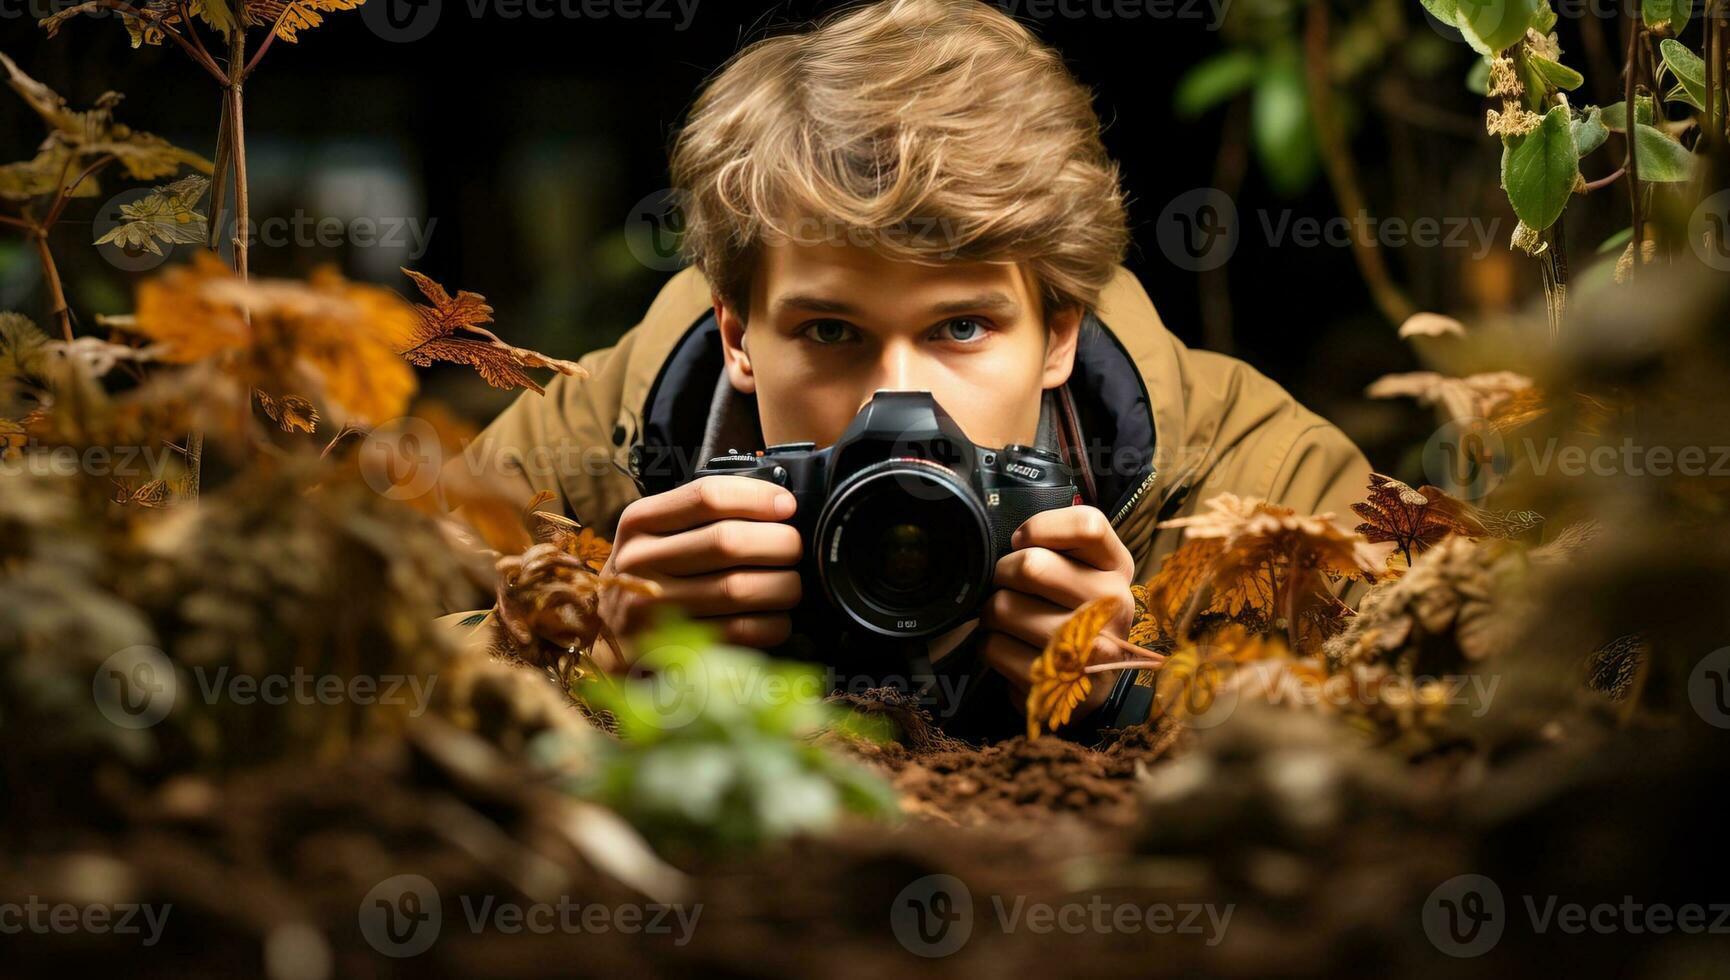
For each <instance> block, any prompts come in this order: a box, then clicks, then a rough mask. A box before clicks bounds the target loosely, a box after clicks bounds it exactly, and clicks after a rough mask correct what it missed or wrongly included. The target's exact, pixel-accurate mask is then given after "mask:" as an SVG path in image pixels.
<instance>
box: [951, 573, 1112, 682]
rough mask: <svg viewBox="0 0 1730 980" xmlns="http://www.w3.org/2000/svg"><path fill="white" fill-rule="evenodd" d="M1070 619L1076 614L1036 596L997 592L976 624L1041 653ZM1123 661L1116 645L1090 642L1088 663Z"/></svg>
mask: <svg viewBox="0 0 1730 980" xmlns="http://www.w3.org/2000/svg"><path fill="white" fill-rule="evenodd" d="M1073 615H1075V610H1073V609H1069V608H1067V607H1064V606H1059V605H1057V604H1055V603H1053V602H1050V601H1048V600H1046V599H1041V598H1039V597H1038V596H1030V595H1027V594H1026V593H1024V592H1015V591H1013V590H1010V589H999V590H997V591H996V592H993V593H992V594H991V598H990V599H988V600H987V601H986V603H985V606H984V608H983V609H981V610H980V615H979V622H980V623H981V624H982V625H983V626H984V627H985V628H986V629H990V630H996V631H997V632H1000V633H1008V634H1009V635H1011V636H1013V637H1015V638H1016V639H1018V640H1021V641H1022V642H1024V643H1028V644H1031V645H1033V646H1034V647H1036V648H1038V649H1039V650H1040V651H1041V652H1043V651H1044V650H1045V645H1046V644H1048V643H1050V642H1051V638H1052V636H1054V635H1056V633H1057V630H1058V629H1059V628H1060V627H1061V626H1062V625H1063V624H1064V623H1065V622H1067V621H1068V620H1069V617H1071V616H1073ZM1108 628H1109V627H1108ZM1122 659H1124V652H1123V649H1122V648H1121V647H1119V646H1118V645H1117V644H1115V643H1112V642H1110V641H1108V640H1105V639H1095V640H1094V641H1093V651H1092V653H1091V654H1090V655H1089V657H1088V662H1089V663H1096V664H1104V663H1114V662H1116V661H1119V660H1122Z"/></svg>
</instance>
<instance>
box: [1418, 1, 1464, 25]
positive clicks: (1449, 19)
mask: <svg viewBox="0 0 1730 980" xmlns="http://www.w3.org/2000/svg"><path fill="white" fill-rule="evenodd" d="M1418 2H1419V3H1421V4H1423V5H1424V9H1425V10H1428V11H1429V12H1430V16H1432V17H1434V18H1435V19H1437V20H1439V21H1441V22H1442V23H1444V24H1446V25H1448V26H1449V27H1453V26H1454V25H1455V24H1456V23H1458V22H1459V18H1460V14H1459V8H1458V7H1457V6H1456V5H1455V3H1454V0H1418Z"/></svg>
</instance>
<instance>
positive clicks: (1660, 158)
mask: <svg viewBox="0 0 1730 980" xmlns="http://www.w3.org/2000/svg"><path fill="white" fill-rule="evenodd" d="M1634 134H1635V135H1634V142H1635V144H1636V145H1638V147H1639V152H1640V179H1641V180H1644V181H1650V182H1652V183H1654V184H1674V183H1677V182H1679V181H1684V180H1687V179H1689V178H1690V177H1692V176H1694V154H1692V153H1689V152H1688V148H1687V147H1685V146H1683V145H1682V144H1680V143H1678V142H1676V141H1675V140H1673V139H1671V138H1670V137H1668V136H1665V135H1664V134H1663V133H1661V132H1659V131H1658V130H1656V129H1653V128H1652V127H1651V126H1638V125H1637V126H1635V128H1634Z"/></svg>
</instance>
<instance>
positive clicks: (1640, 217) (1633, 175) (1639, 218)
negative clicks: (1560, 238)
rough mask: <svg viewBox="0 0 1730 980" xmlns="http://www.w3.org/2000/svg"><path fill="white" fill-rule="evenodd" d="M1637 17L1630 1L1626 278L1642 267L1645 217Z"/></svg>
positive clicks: (1626, 90) (1626, 99) (1626, 91)
mask: <svg viewBox="0 0 1730 980" xmlns="http://www.w3.org/2000/svg"><path fill="white" fill-rule="evenodd" d="M1640 17H1641V14H1640V0H1634V12H1633V15H1632V19H1631V20H1630V21H1629V23H1628V66H1627V75H1628V77H1627V78H1626V79H1625V80H1624V81H1623V83H1622V98H1623V100H1624V101H1623V105H1624V106H1625V107H1626V109H1627V115H1628V118H1627V125H1628V128H1627V130H1626V132H1627V134H1628V167H1627V170H1628V206H1629V209H1630V213H1631V214H1632V216H1633V230H1634V262H1633V265H1632V266H1631V267H1630V268H1629V270H1628V277H1629V278H1630V279H1632V278H1633V277H1634V275H1635V272H1636V270H1638V269H1639V267H1640V266H1641V265H1642V264H1644V259H1645V256H1644V254H1643V253H1644V248H1643V243H1644V242H1645V239H1646V236H1645V230H1646V229H1645V225H1646V216H1645V215H1644V214H1642V213H1641V211H1640V140H1639V130H1637V129H1635V124H1636V123H1637V121H1638V120H1637V119H1636V118H1635V113H1634V97H1635V94H1636V91H1635V86H1634V83H1635V82H1636V81H1637V78H1636V74H1637V72H1638V69H1639V63H1640V29H1641V27H1640V25H1641V19H1640Z"/></svg>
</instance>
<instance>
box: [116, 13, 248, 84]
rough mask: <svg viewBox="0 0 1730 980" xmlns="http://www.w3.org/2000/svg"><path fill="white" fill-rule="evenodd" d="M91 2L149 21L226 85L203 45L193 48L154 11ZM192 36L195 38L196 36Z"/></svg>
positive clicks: (224, 76)
mask: <svg viewBox="0 0 1730 980" xmlns="http://www.w3.org/2000/svg"><path fill="white" fill-rule="evenodd" d="M91 2H92V3H95V4H96V5H97V6H99V7H103V8H105V9H108V10H113V11H118V12H119V13H121V14H122V15H125V16H127V17H136V18H138V19H139V20H147V21H150V22H151V23H152V24H155V25H156V27H157V29H158V30H160V31H162V33H163V35H164V36H165V37H167V38H169V39H170V40H172V41H173V42H174V43H175V44H178V45H180V49H181V50H182V51H185V52H186V55H187V57H189V58H191V59H192V60H193V61H195V62H197V63H198V64H199V65H200V66H202V67H203V68H204V70H205V71H207V72H209V73H210V77H212V78H214V79H216V81H217V83H218V84H222V85H226V84H228V77H227V76H226V75H224V74H223V73H222V69H221V68H220V67H218V66H217V64H216V59H214V58H212V57H211V56H210V53H209V52H208V51H205V50H204V44H203V43H202V42H200V43H199V45H198V46H197V47H194V46H193V45H192V44H190V43H189V42H188V41H187V40H186V38H185V36H184V35H182V34H181V33H180V32H179V31H177V30H175V29H174V27H173V26H172V25H170V24H168V23H167V22H166V21H164V20H163V19H162V15H161V14H158V13H157V12H156V11H154V10H151V9H150V8H148V7H134V6H132V5H131V4H127V3H122V2H121V0H91ZM186 26H187V28H188V30H190V29H191V28H192V22H191V21H187V22H186ZM194 36H195V37H196V34H195V35H194Z"/></svg>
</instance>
